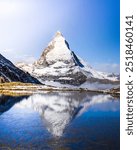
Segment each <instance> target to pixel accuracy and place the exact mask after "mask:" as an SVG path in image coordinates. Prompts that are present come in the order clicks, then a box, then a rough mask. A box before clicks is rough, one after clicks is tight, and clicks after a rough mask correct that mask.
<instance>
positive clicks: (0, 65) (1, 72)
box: [0, 54, 40, 83]
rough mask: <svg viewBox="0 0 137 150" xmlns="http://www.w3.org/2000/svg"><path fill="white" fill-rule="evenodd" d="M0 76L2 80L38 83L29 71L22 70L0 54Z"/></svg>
mask: <svg viewBox="0 0 137 150" xmlns="http://www.w3.org/2000/svg"><path fill="white" fill-rule="evenodd" d="M0 78H1V79H2V80H1V81H2V82H11V81H20V82H28V83H40V82H39V81H38V80H37V79H35V78H34V77H32V76H31V75H30V74H29V73H26V72H24V71H22V70H21V69H19V68H17V67H16V66H14V65H13V63H12V62H10V61H9V60H8V59H6V58H5V57H3V56H2V55H1V54H0Z"/></svg>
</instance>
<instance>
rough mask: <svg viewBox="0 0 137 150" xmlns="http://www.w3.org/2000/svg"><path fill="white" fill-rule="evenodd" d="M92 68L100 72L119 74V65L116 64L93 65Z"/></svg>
mask: <svg viewBox="0 0 137 150" xmlns="http://www.w3.org/2000/svg"><path fill="white" fill-rule="evenodd" d="M92 66H93V68H95V69H96V70H99V71H102V72H108V73H119V72H120V65H119V64H116V63H94V64H92Z"/></svg>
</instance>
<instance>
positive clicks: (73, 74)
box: [0, 31, 119, 89]
mask: <svg viewBox="0 0 137 150" xmlns="http://www.w3.org/2000/svg"><path fill="white" fill-rule="evenodd" d="M0 81H1V82H2V81H5V82H6V81H9V82H11V81H20V82H26V83H27V82H28V83H43V84H46V85H53V86H59V87H69V88H70V87H72V88H75V87H79V88H88V89H89V88H90V89H110V88H114V87H118V86H119V75H115V74H113V73H111V74H110V73H103V72H99V71H96V70H94V69H93V68H92V67H91V66H90V65H88V64H87V63H86V62H85V61H83V60H82V59H81V58H80V57H79V56H77V55H76V54H75V53H74V51H72V50H71V49H70V47H69V44H68V42H67V41H66V40H65V38H64V36H63V35H62V33H61V32H59V31H58V32H57V33H56V34H55V36H54V38H53V39H52V40H51V42H50V43H49V44H48V46H47V48H46V49H44V51H43V53H42V54H41V56H40V58H39V59H38V60H37V61H35V62H34V63H32V64H26V63H23V62H20V63H17V64H16V66H15V65H14V64H13V63H12V62H10V61H9V60H7V59H6V58H4V57H3V56H2V55H1V54H0Z"/></svg>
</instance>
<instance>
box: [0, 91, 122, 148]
mask: <svg viewBox="0 0 137 150" xmlns="http://www.w3.org/2000/svg"><path fill="white" fill-rule="evenodd" d="M119 149H120V99H119V97H114V96H111V95H109V94H101V93H95V92H78V91H77V92H76V91H75V92H73V91H69V92H67V91H66V92H61V91H58V92H57V91H55V92H53V91H52V92H47V93H43V94H31V95H23V96H7V95H0V150H119Z"/></svg>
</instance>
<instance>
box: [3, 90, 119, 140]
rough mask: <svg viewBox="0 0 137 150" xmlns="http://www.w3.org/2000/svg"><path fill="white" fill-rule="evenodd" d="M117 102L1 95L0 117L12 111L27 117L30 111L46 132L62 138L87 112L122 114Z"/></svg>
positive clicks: (71, 95) (90, 96) (79, 96)
mask: <svg viewBox="0 0 137 150" xmlns="http://www.w3.org/2000/svg"><path fill="white" fill-rule="evenodd" d="M115 101H118V100H117V98H114V97H112V96H110V95H105V94H95V93H85V92H82V93H79V92H64V93H63V92H59V93H58V92H51V93H47V94H34V95H31V96H22V97H9V96H0V114H1V116H0V117H2V116H4V115H5V114H6V113H8V112H10V111H11V110H12V109H14V111H15V110H20V111H23V110H24V114H21V115H25V112H26V110H31V111H34V112H37V113H38V114H39V115H40V117H41V120H42V122H43V125H44V127H45V129H46V130H47V131H48V132H49V133H50V134H51V135H52V136H53V137H61V136H63V133H65V130H66V129H67V127H69V125H71V123H72V122H73V120H76V118H79V117H81V116H83V115H84V114H86V113H87V112H90V111H91V113H92V111H93V112H97V113H96V114H95V115H99V114H98V110H100V111H102V112H104V111H108V112H117V111H118V112H119V103H117V102H115ZM113 102H114V103H113ZM111 103H113V105H112V104H111ZM92 108H93V110H92ZM19 115H20V114H18V116H19ZM91 115H92V114H91ZM14 117H15V116H14ZM20 118H22V116H21V117H20ZM23 118H24V116H23ZM10 119H11V118H10ZM0 121H1V118H0ZM20 121H21V120H20ZM35 121H36V120H35ZM32 124H33V123H32ZM0 125H1V123H0ZM0 130H1V128H0ZM118 132H119V131H118ZM0 134H2V132H1V131H0ZM0 138H1V136H0ZM0 141H1V139H0Z"/></svg>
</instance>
